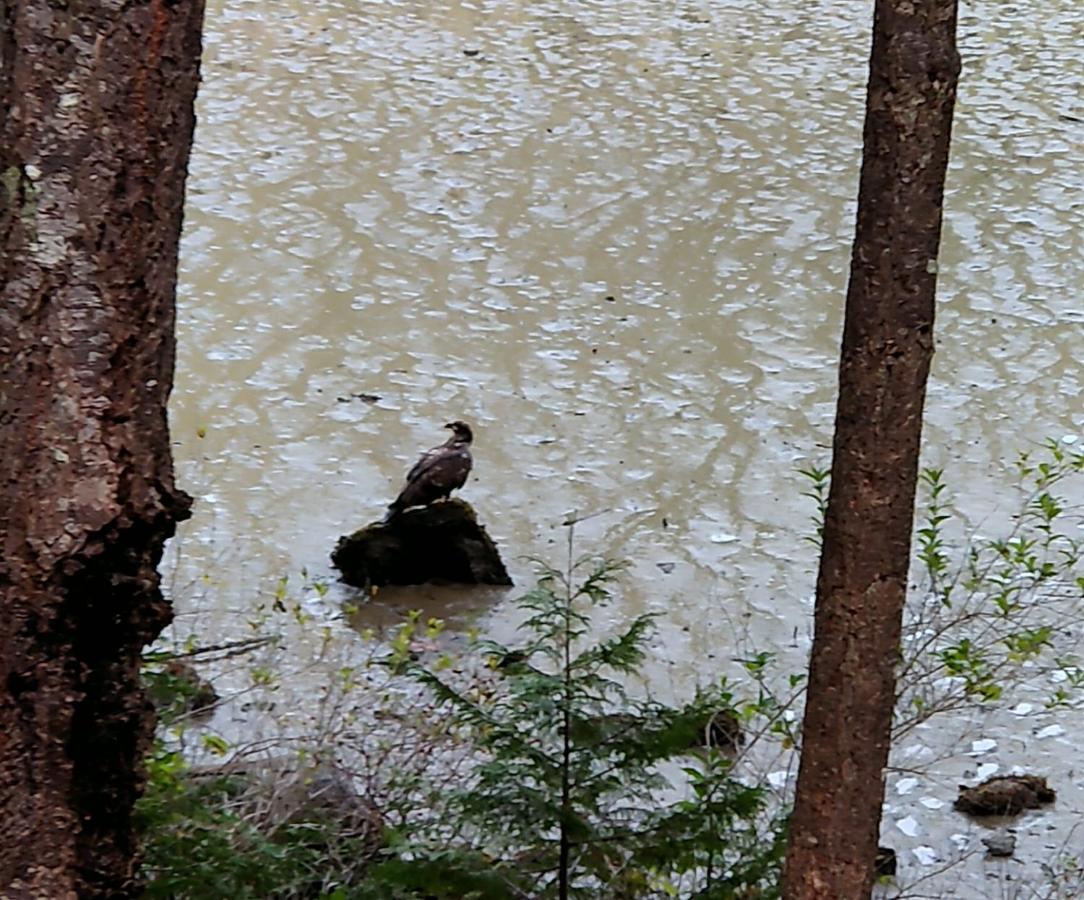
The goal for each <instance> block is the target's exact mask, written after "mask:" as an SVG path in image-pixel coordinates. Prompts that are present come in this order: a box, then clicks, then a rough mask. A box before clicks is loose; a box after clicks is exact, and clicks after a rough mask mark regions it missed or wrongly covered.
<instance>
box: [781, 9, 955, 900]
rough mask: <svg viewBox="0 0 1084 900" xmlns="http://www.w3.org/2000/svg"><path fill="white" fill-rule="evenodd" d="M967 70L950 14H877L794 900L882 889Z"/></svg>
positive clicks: (794, 842) (790, 858) (793, 866)
mask: <svg viewBox="0 0 1084 900" xmlns="http://www.w3.org/2000/svg"><path fill="white" fill-rule="evenodd" d="M959 69H960V63H959V56H958V54H957V52H956V2H955V0H907V2H902V0H876V4H875V10H874V24H873V49H872V53H871V57H870V76H869V85H868V94H867V100H866V121H865V131H864V148H863V156H862V174H861V180H860V185H859V195H858V221H857V226H856V231H855V240H854V248H853V253H852V257H851V274H850V283H849V287H848V290H847V305H846V313H845V322H844V328H843V349H842V356H841V362H840V374H839V400H838V405H837V409H836V426H835V438H834V444H833V456H832V482H831V488H830V493H829V499H828V509H827V513H826V516H825V523H824V544H823V547H822V552H821V562H820V571H819V574H818V577H817V601H816V613H815V636H814V640H813V651H812V659H811V663H810V673H809V686H808V692H807V698H806V710H805V720H804V725H803V740H802V756H801V765H800V769H799V773H798V786H797V797H796V801H795V807H794V813H793V815H792V818H791V825H790V842H789V845H788V848H787V859H786V867H785V875H784V897H785V898H786V900H814V898H817V900H858V898H865V897H868V896H869V893H870V890H871V889H872V885H873V877H874V876H873V864H874V856H875V854H876V849H877V836H878V825H879V822H880V816H881V806H882V803H883V800H884V780H883V770H884V767H885V765H886V763H887V761H888V750H889V735H890V730H891V724H892V711H893V705H894V701H895V666H896V663H897V660H898V656H899V643H900V625H901V618H902V611H903V603H904V598H905V594H906V589H907V571H908V564H909V561H910V548H911V530H912V520H913V510H914V498H915V482H916V479H917V473H918V457H919V442H920V437H921V431H922V407H923V402H924V399H925V393H926V378H927V375H928V373H929V368H930V360H931V357H932V354H933V321H934V290H935V286H936V271H937V269H936V260H937V251H938V245H939V242H940V236H941V206H942V196H943V192H944V183H945V170H946V167H947V164H948V154H949V141H950V136H951V127H952V111H953V105H954V102H955V97H956V83H957V78H958V75H959Z"/></svg>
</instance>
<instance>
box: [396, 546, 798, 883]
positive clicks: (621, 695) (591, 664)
mask: <svg viewBox="0 0 1084 900" xmlns="http://www.w3.org/2000/svg"><path fill="white" fill-rule="evenodd" d="M572 537H573V527H572V526H571V525H570V527H569V562H568V565H567V567H566V568H565V569H564V570H563V571H561V570H557V569H554V568H551V567H549V566H546V565H544V564H540V577H539V581H538V586H537V587H536V588H535V589H534V590H533V591H531V592H530V593H528V594H526V595H525V596H524V597H522V598H521V599H520V600H519V601H518V605H519V607H520V609H522V610H523V611H524V613H525V614H526V620H525V621H524V622H523V624H522V626H521V631H522V632H523V633H524V636H525V640H524V641H523V642H522V643H520V644H516V645H513V646H508V645H504V644H499V643H495V642H492V641H487V642H482V643H481V644H479V645H478V649H479V651H480V653H481V654H482V656H483V658H484V659H485V661H486V664H485V667H484V670H483V671H484V672H486V673H488V676H487V677H482V678H480V679H479V680H477V681H473V682H468V684H467V685H466V686H464V685H462V684H459V683H457V682H455V681H454V680H452V679H451V678H448V677H445V676H443V675H440V674H438V673H437V672H436V671H434V670H433V669H431V668H427V667H425V666H422V665H421V664H419V663H416V662H413V661H412V660H410V659H409V658H404V655H403V653H402V652H401V649H400V651H399V652H396V651H395V650H393V653H392V656H391V658H390V663H391V664H392V665H393V666H395V667H396V668H397V669H401V670H402V671H404V672H405V673H406V674H408V675H409V676H411V677H413V678H414V679H416V680H417V681H418V682H420V683H421V684H422V685H424V686H425V687H426V688H427V689H428V690H429V691H431V692H432V693H433V694H434V696H435V697H436V698H437V699H438V700H439V701H440V702H441V703H442V704H443V708H444V709H445V710H447V712H448V714H449V716H450V719H449V723H450V727H451V728H452V729H453V730H454V731H455V733H456V734H457V736H458V738H459V739H460V740H461V741H464V742H466V743H467V744H469V745H470V746H472V747H473V748H474V750H475V753H476V759H477V764H476V765H475V766H474V768H473V770H472V771H471V773H470V775H469V777H468V779H467V781H466V783H465V784H461V785H457V786H456V787H454V788H452V789H451V790H449V791H448V793H447V797H446V802H447V808H446V809H445V810H442V811H440V819H439V821H429V822H423V823H421V824H420V825H419V826H417V827H414V828H413V829H411V830H410V832H409V833H406V834H404V835H403V843H402V845H401V850H400V853H399V854H398V855H397V856H396V858H394V859H392V860H389V861H387V862H386V863H384V864H383V865H381V866H378V867H377V868H376V869H375V870H374V877H376V878H383V879H385V880H386V886H385V890H387V891H388V894H387V895H388V896H411V895H412V894H411V893H410V891H420V892H425V895H426V896H457V897H458V896H467V894H460V893H457V894H444V893H439V890H440V888H439V885H438V884H436V883H435V882H434V881H433V879H432V877H431V876H432V875H433V873H439V875H440V879H442V881H441V883H445V884H446V883H448V881H449V879H452V880H454V881H456V883H457V884H460V881H459V880H458V878H453V874H454V873H459V876H463V875H465V874H466V873H468V872H473V873H476V874H477V873H478V872H479V871H486V872H488V873H490V874H491V875H493V876H496V878H495V879H494V880H492V881H490V882H487V883H486V884H485V885H483V884H481V883H475V884H474V885H473V887H472V890H473V891H474V893H473V894H471V896H476V897H479V898H483V897H518V896H530V897H537V898H545V897H556V898H560V900H566V898H570V897H591V898H606V897H627V898H632V897H652V896H690V895H691V894H692V893H696V892H697V891H699V893H698V894H697V896H701V897H705V898H710V897H719V898H725V897H737V896H742V894H741V892H742V891H746V890H758V891H760V892H761V893H759V894H757V896H763V897H769V896H772V895H773V894H772V891H774V884H775V878H776V874H777V869H778V864H779V860H780V854H781V844H780V834H781V828H780V823H779V822H778V821H774V820H772V819H771V817H770V815H769V814H768V811H767V805H768V796H767V792H766V791H765V789H764V788H762V787H761V786H759V785H757V784H755V783H752V784H747V783H745V782H743V781H741V780H739V779H738V778H736V777H735V775H734V772H733V770H732V763H731V761H730V759H729V758H728V757H727V756H726V755H725V753H723V752H721V750H720V749H719V747H718V746H716V747H715V748H714V749H701V750H700V751H697V749H696V748H698V747H700V748H704V747H706V746H708V745H710V744H712V743H714V744H716V745H719V744H722V745H728V746H729V748H731V749H732V748H733V747H734V746H735V744H736V742H737V741H738V739H739V738H738V729H739V720H740V716H739V714H738V711H737V710H736V709H735V707H734V704H733V700H732V697H731V694H730V691H729V689H728V687H727V685H726V683H725V682H722V683H720V684H719V685H718V686H717V687H715V688H713V689H711V690H704V691H700V692H699V693H698V694H697V695H696V697H694V698H693V700H692V701H690V702H689V703H688V704H686V705H685V706H682V707H670V706H667V705H665V704H661V703H658V702H656V701H654V700H651V699H645V698H638V697H634V696H632V695H631V693H630V691H629V689H628V684H629V682H630V680H632V679H634V678H635V676H636V675H637V674H638V672H639V667H640V665H641V664H642V662H643V660H644V656H645V645H646V642H647V640H648V639H649V637H650V635H651V633H652V629H653V618H652V616H649V615H645V616H640V617H638V618H636V619H634V620H633V621H632V622H631V623H630V624H629V625H628V626H627V627H626V628H625V629H624V630H622V631H621V632H619V633H618V634H616V635H615V636H612V637H608V638H604V639H601V640H592V639H591V637H590V626H591V613H592V611H593V610H594V609H595V608H597V607H598V606H599V605H601V604H604V603H605V602H606V601H607V600H608V598H609V596H610V591H611V589H612V585H613V582H614V579H615V578H616V576H617V575H618V573H619V572H620V571H621V568H622V567H621V566H620V565H617V564H614V563H612V562H609V561H605V560H597V559H589V558H584V559H580V560H577V561H574V557H573V552H572ZM724 723H725V724H724ZM694 752H700V753H702V758H701V761H700V762H699V763H696V762H695V760H696V757H695V756H693V755H691V754H693V753H694ZM681 760H684V761H685V762H684V763H681ZM670 761H677V762H678V765H679V768H678V769H677V770H676V772H677V773H679V774H680V775H681V776H682V777H683V781H684V788H685V793H686V794H687V796H686V797H684V798H683V799H679V800H676V801H673V802H670V803H665V802H662V801H661V799H660V797H661V793H660V792H662V791H664V790H669V791H673V790H674V789H675V787H681V785H680V784H678V785H675V784H674V783H673V781H672V778H668V777H664V775H663V774H662V770H663V767H664V766H665V765H666V764H668V763H669V762H670ZM407 859H409V861H410V864H409V865H405V864H404V861H405V860H407ZM407 875H409V879H408V880H404V879H405V877H406V876H407ZM464 889H465V887H464V886H462V885H461V886H460V887H459V888H457V890H464ZM396 890H398V891H399V892H400V893H398V894H396V893H395V891H396ZM434 891H438V892H437V893H433V892H434ZM404 892H405V893H404Z"/></svg>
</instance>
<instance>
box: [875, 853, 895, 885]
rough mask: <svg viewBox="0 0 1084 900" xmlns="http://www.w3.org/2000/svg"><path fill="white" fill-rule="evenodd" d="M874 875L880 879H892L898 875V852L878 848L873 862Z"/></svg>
mask: <svg viewBox="0 0 1084 900" xmlns="http://www.w3.org/2000/svg"><path fill="white" fill-rule="evenodd" d="M873 874H874V875H876V876H877V877H878V878H891V877H892V876H894V875H895V874H896V851H895V850H893V849H892V848H891V847H878V848H877V856H876V857H875V858H874V860H873Z"/></svg>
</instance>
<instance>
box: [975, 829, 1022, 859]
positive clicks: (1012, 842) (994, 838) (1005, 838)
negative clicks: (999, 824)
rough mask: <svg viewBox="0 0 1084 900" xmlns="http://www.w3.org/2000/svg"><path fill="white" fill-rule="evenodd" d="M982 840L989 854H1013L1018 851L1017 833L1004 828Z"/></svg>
mask: <svg viewBox="0 0 1084 900" xmlns="http://www.w3.org/2000/svg"><path fill="white" fill-rule="evenodd" d="M982 842H983V843H984V844H985V845H986V854H987V855H988V856H1012V855H1013V853H1014V852H1015V851H1016V835H1015V834H1013V833H1012V832H1011V831H1008V830H1006V829H1004V828H1003V829H1002V830H1001V831H995V832H994V833H993V834H991V835H990V836H989V837H984V838H983V839H982Z"/></svg>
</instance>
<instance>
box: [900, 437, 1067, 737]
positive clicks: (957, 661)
mask: <svg viewBox="0 0 1084 900" xmlns="http://www.w3.org/2000/svg"><path fill="white" fill-rule="evenodd" d="M1016 471H1017V474H1018V476H1019V478H1020V479H1021V484H1020V489H1021V491H1022V492H1023V493H1022V498H1021V505H1020V509H1021V510H1022V512H1021V513H1020V514H1019V515H1017V516H1016V517H1014V519H1013V520H1012V521H1011V524H1010V526H1009V529H1008V534H1005V535H1000V536H996V537H991V538H974V539H972V540H971V541H970V542H969V544H968V545H967V546H966V548H965V550H964V552H963V553H961V554H959V555H960V556H962V558H963V561H962V563H955V564H954V563H952V562H951V560H952V552H951V548H950V543H951V542H950V533H949V530H948V529H951V528H953V527H956V528H957V529H958V523H957V522H956V521H955V519H954V516H953V514H952V512H951V508H950V502H949V498H948V491H947V487H946V484H945V481H944V473H943V472H942V470H940V469H925V470H924V471H923V472H922V473H921V477H920V487H921V488H922V489H923V492H924V494H925V498H924V503H923V507H924V511H923V513H922V514H921V518H920V525H919V527H918V528H917V531H916V539H917V547H916V556H917V559H918V561H919V562H920V563H921V564H922V569H923V572H924V575H925V578H924V583H923V584H922V585H921V586H920V590H919V591H917V592H913V593H912V597H911V598H910V601H909V603H908V606H907V609H906V613H905V621H904V631H903V634H904V641H903V648H902V661H901V666H900V671H899V676H898V690H899V696H900V702H899V703H898V705H897V723H896V733H897V736H898V735H900V734H902V733H904V732H906V731H908V730H910V729H911V728H913V727H915V726H916V725H917V724H919V723H920V722H923V721H925V720H927V719H929V718H930V717H931V716H933V715H935V714H937V713H940V712H948V711H952V710H958V709H962V708H965V707H967V706H969V705H973V704H989V703H992V702H995V701H1000V700H1001V699H1002V698H1003V697H1004V696H1005V695H1006V693H1007V691H1009V690H1010V689H1011V688H1012V687H1014V686H1016V685H1018V684H1020V683H1021V682H1022V681H1024V680H1026V679H1030V680H1034V679H1035V677H1036V676H1037V675H1039V674H1041V673H1043V672H1044V671H1045V672H1048V673H1051V674H1052V673H1054V672H1056V671H1060V672H1061V673H1062V675H1061V683H1060V684H1058V685H1057V686H1056V687H1055V688H1054V690H1053V694H1052V696H1051V698H1050V700H1049V705H1051V706H1064V705H1068V704H1069V702H1070V691H1071V690H1073V691H1075V690H1076V689H1077V688H1078V687H1080V685H1081V684H1082V683H1084V682H1082V681H1081V680H1080V679H1076V678H1074V673H1076V672H1078V671H1079V669H1078V666H1077V664H1076V661H1075V659H1073V658H1072V657H1071V656H1069V655H1067V654H1065V653H1064V652H1063V651H1064V650H1065V649H1066V648H1065V647H1062V646H1059V644H1058V635H1059V634H1061V633H1064V631H1065V626H1067V625H1069V624H1071V623H1072V622H1073V621H1075V619H1076V618H1077V617H1078V615H1079V607H1080V599H1081V597H1082V596H1084V580H1082V579H1081V576H1080V575H1079V574H1078V567H1079V563H1080V560H1081V551H1082V546H1081V543H1080V540H1079V539H1078V538H1077V537H1075V536H1073V535H1072V533H1071V532H1070V531H1069V530H1067V529H1068V527H1069V526H1068V524H1067V523H1066V522H1065V519H1066V510H1067V504H1066V503H1065V501H1064V500H1063V499H1062V498H1061V497H1059V496H1057V495H1056V494H1054V493H1053V490H1054V487H1055V485H1058V484H1059V483H1061V482H1062V481H1063V480H1064V479H1066V478H1069V477H1070V476H1072V475H1074V474H1079V473H1080V472H1081V471H1084V454H1082V453H1074V452H1068V451H1067V450H1066V449H1065V448H1064V447H1063V446H1062V445H1060V444H1058V443H1057V442H1055V441H1047V442H1046V443H1045V444H1044V445H1043V446H1042V448H1041V449H1040V450H1038V451H1032V452H1027V453H1023V454H1021V456H1020V457H1019V459H1018V460H1017V464H1016ZM1074 524H1075V523H1074Z"/></svg>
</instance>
